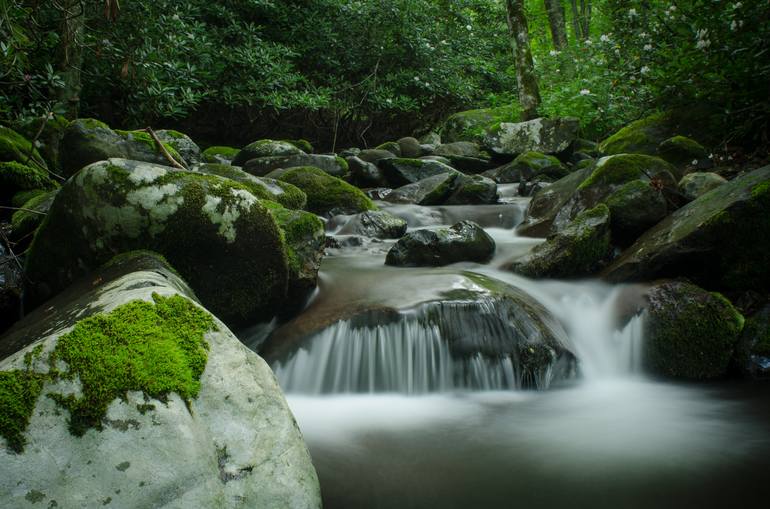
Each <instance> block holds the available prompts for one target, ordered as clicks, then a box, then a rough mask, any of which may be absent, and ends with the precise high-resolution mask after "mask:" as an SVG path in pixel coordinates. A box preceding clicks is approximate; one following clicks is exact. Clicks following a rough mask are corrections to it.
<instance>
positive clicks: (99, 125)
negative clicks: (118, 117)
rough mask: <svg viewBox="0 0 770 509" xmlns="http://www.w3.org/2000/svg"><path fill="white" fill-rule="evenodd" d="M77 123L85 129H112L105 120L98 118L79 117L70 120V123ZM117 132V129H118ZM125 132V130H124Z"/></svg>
mask: <svg viewBox="0 0 770 509" xmlns="http://www.w3.org/2000/svg"><path fill="white" fill-rule="evenodd" d="M73 124H77V125H79V126H82V128H84V129H88V130H92V129H108V130H111V129H110V126H108V125H107V124H105V123H104V122H102V121H100V120H96V119H95V118H78V119H75V120H73V121H72V122H70V124H69V125H73ZM116 132H117V131H116ZM124 132H125V131H124Z"/></svg>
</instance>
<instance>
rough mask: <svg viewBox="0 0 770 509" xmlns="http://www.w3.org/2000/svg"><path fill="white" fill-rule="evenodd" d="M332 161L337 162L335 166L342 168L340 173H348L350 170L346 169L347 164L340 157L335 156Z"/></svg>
mask: <svg viewBox="0 0 770 509" xmlns="http://www.w3.org/2000/svg"><path fill="white" fill-rule="evenodd" d="M334 160H335V161H337V164H338V165H339V167H340V168H342V173H347V172H349V171H350V168H349V167H348V162H347V161H346V160H344V159H343V158H341V157H340V156H335V157H334Z"/></svg>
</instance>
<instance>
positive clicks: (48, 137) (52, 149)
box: [13, 115, 69, 172]
mask: <svg viewBox="0 0 770 509" xmlns="http://www.w3.org/2000/svg"><path fill="white" fill-rule="evenodd" d="M43 122H45V124H43ZM68 124H69V120H67V119H66V118H64V117H63V116H61V115H51V116H48V117H46V118H45V119H43V118H26V119H24V120H22V121H20V122H18V123H17V124H14V125H13V128H14V129H15V130H16V131H17V132H18V133H19V134H21V135H22V136H24V137H26V138H27V139H28V140H33V139H35V136H37V141H36V147H37V149H38V150H39V152H40V155H41V156H42V157H43V159H44V160H45V162H46V164H47V165H48V168H50V169H51V170H53V171H54V172H58V171H59V169H60V168H61V163H60V162H59V144H60V143H61V139H62V137H63V136H64V130H65V129H66V128H67V125H68ZM41 127H42V131H41V130H40V128H41ZM38 133H40V134H39V136H38Z"/></svg>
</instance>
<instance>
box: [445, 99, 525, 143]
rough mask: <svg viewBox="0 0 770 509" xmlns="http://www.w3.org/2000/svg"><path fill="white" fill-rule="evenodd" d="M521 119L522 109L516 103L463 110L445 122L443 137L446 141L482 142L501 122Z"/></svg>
mask: <svg viewBox="0 0 770 509" xmlns="http://www.w3.org/2000/svg"><path fill="white" fill-rule="evenodd" d="M519 120H521V111H520V110H519V108H518V106H515V105H512V106H502V107H499V108H486V109H480V110H468V111H461V112H459V113H455V114H454V115H452V116H451V117H449V118H448V119H447V120H446V122H444V125H443V126H442V127H441V139H442V140H443V142H444V143H452V142H455V141H474V142H481V141H482V140H483V139H484V137H485V136H486V135H487V134H488V133H489V132H490V131H492V130H493V129H494V128H495V127H496V126H497V125H498V124H500V123H501V122H518V121H519Z"/></svg>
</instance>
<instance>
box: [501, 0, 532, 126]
mask: <svg viewBox="0 0 770 509" xmlns="http://www.w3.org/2000/svg"><path fill="white" fill-rule="evenodd" d="M506 7H507V11H508V28H509V30H510V32H511V40H512V45H513V56H514V59H515V61H516V83H517V84H518V88H519V102H520V103H521V107H522V110H523V113H522V117H523V120H532V119H533V118H537V116H538V114H537V108H538V106H540V90H539V89H538V86H537V77H536V76H535V65H534V62H533V61H532V51H531V50H530V47H529V28H528V26H527V16H526V14H525V13H524V0H506Z"/></svg>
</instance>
